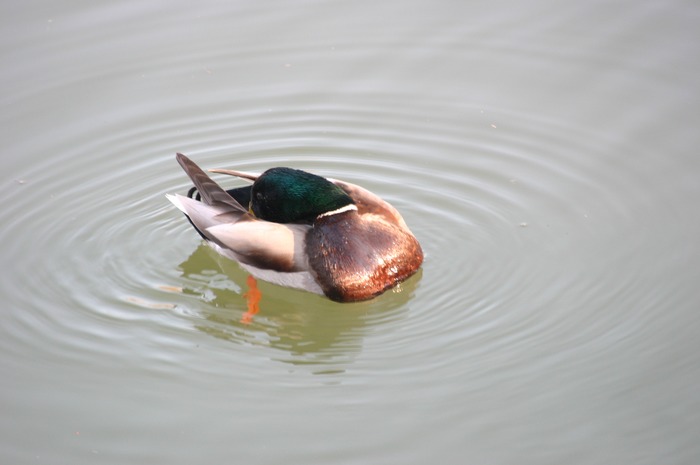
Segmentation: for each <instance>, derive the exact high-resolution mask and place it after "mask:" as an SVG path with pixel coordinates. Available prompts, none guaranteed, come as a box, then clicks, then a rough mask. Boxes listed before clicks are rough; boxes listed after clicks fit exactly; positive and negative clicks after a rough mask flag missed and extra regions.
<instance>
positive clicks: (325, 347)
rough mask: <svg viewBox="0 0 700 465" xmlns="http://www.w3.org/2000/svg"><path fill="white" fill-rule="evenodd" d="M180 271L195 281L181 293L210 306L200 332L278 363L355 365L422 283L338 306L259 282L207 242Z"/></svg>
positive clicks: (413, 281) (204, 308)
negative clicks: (375, 331) (269, 350)
mask: <svg viewBox="0 0 700 465" xmlns="http://www.w3.org/2000/svg"><path fill="white" fill-rule="evenodd" d="M180 268H181V270H182V274H183V275H184V276H185V277H186V278H188V279H189V280H190V282H191V287H188V288H185V289H183V292H184V293H187V294H194V295H199V296H201V298H202V299H203V300H205V301H207V303H208V304H209V305H206V306H202V309H201V312H202V316H203V318H204V319H205V320H206V322H205V323H202V324H198V325H197V328H198V329H199V330H201V331H203V332H205V333H207V334H210V335H212V336H215V337H217V338H222V339H226V340H231V341H235V342H241V343H247V344H258V345H266V346H269V347H273V348H276V349H279V350H280V353H281V355H280V356H279V357H276V358H277V359H279V360H283V361H286V362H290V363H293V364H321V365H324V366H328V365H339V366H340V365H343V364H345V363H347V362H351V361H352V360H353V359H354V357H355V355H356V354H357V353H358V352H359V351H360V349H361V346H362V339H363V337H364V335H365V334H366V333H367V332H368V331H369V330H370V329H371V328H372V327H374V326H377V325H382V324H387V323H388V322H390V321H392V320H394V319H396V318H401V317H402V316H403V314H404V310H405V308H406V305H405V304H406V302H407V301H408V300H409V299H410V297H411V295H412V293H413V290H414V288H415V286H416V283H417V282H418V281H419V279H420V272H419V273H418V274H417V275H416V276H414V277H412V278H411V279H409V280H408V281H405V282H404V283H402V284H401V285H400V286H398V287H397V288H396V290H395V291H393V292H392V291H390V292H387V293H385V294H384V295H382V296H380V297H378V298H376V299H374V300H370V301H366V302H359V303H353V304H339V303H335V302H332V301H330V300H328V299H327V298H325V297H321V296H317V295H315V294H311V293H308V292H304V291H297V290H293V289H287V288H284V287H280V286H276V285H273V284H269V283H266V282H264V281H257V284H255V280H250V281H249V277H250V276H249V275H248V273H246V272H245V271H244V270H242V269H241V268H240V267H239V266H238V265H237V264H236V263H234V262H232V261H230V260H227V259H225V258H222V257H220V256H219V255H218V254H216V253H215V252H214V251H213V250H211V249H210V248H209V247H207V246H206V245H204V244H202V245H201V246H200V247H198V248H197V249H196V250H195V251H194V252H193V253H192V255H190V257H189V258H188V259H187V260H185V261H184V262H183V263H181V264H180ZM319 368H321V367H319ZM322 371H323V370H320V371H319V372H322ZM330 371H336V370H335V369H330Z"/></svg>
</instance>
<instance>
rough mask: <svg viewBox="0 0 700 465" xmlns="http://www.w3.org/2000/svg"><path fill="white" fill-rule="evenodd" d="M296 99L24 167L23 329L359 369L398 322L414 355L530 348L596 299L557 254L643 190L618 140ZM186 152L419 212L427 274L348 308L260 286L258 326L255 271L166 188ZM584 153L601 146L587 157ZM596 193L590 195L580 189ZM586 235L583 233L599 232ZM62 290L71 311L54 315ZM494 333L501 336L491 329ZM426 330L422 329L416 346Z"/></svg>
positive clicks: (364, 98) (413, 223)
mask: <svg viewBox="0 0 700 465" xmlns="http://www.w3.org/2000/svg"><path fill="white" fill-rule="evenodd" d="M299 98H300V96H298V95H294V96H279V95H278V96H275V97H274V102H273V101H269V102H259V101H258V102H255V103H253V102H252V101H248V100H244V101H240V102H228V103H227V104H226V105H221V106H220V107H218V111H217V112H210V113H209V114H208V116H207V117H206V118H204V119H194V120H192V119H188V118H186V117H184V116H181V117H180V118H173V117H172V116H171V115H170V114H167V115H166V114H161V115H151V116H150V117H149V118H150V119H153V120H155V121H161V123H159V124H158V125H156V126H155V127H144V128H140V127H138V126H133V125H131V124H129V125H127V124H123V125H121V126H119V125H117V126H116V131H115V126H114V125H105V126H104V127H103V128H101V130H100V131H99V134H98V137H97V138H95V139H94V140H93V141H92V142H91V143H90V144H87V145H83V146H76V147H71V148H68V147H70V146H71V143H70V140H66V142H65V144H64V145H65V148H64V150H63V153H62V156H61V157H56V158H55V159H53V160H52V161H51V162H50V163H49V164H46V165H44V166H41V167H40V168H37V169H36V170H34V171H33V172H27V173H24V174H23V179H24V181H23V182H24V184H19V183H12V184H11V185H10V186H7V185H6V190H8V191H14V195H13V192H10V195H13V196H14V197H16V198H17V202H16V203H14V204H13V205H12V207H11V208H12V211H11V212H10V213H11V218H14V221H13V223H12V224H10V225H9V227H8V228H6V229H5V233H4V236H3V237H0V239H1V240H3V241H5V243H6V244H13V243H14V244H15V245H14V248H13V250H16V251H19V250H22V248H21V247H20V245H19V243H20V241H21V240H22V237H21V235H12V234H11V232H12V231H13V230H17V229H18V228H20V227H21V228H30V229H32V230H41V231H47V234H45V235H41V236H39V240H40V241H43V242H39V243H36V244H34V246H33V248H32V249H31V250H34V251H36V252H34V253H32V252H30V253H26V252H25V251H23V253H24V255H23V256H22V257H21V258H20V257H19V256H17V257H16V258H15V259H14V261H15V263H18V264H19V266H18V269H17V272H16V273H15V275H14V276H13V280H14V281H15V283H14V285H18V284H17V283H25V284H23V285H24V286H25V287H26V288H27V289H26V292H23V293H15V294H14V295H19V296H25V297H28V296H30V295H31V296H32V299H31V300H32V301H34V300H35V294H36V293H37V292H39V293H40V294H41V295H44V300H43V301H44V302H45V305H42V306H41V308H38V309H34V311H32V312H31V313H27V314H26V316H25V318H28V317H29V315H31V318H32V319H34V320H39V321H45V323H44V324H43V325H42V324H35V321H32V322H28V321H22V317H20V321H18V322H17V323H16V324H17V325H21V326H22V327H23V328H22V330H20V331H17V332H16V334H17V337H18V338H19V339H20V340H19V341H17V342H18V343H20V342H21V340H22V339H24V340H29V339H33V338H37V337H38V338H45V337H65V334H71V337H69V338H66V340H65V341H63V344H60V343H59V344H58V345H59V346H62V347H64V348H66V350H69V349H68V348H67V347H66V346H70V345H71V344H75V343H74V342H72V341H86V340H87V341H92V342H91V344H93V347H92V350H107V351H108V350H109V348H108V347H106V346H101V344H102V343H103V342H101V341H104V340H105V338H106V339H107V340H109V338H113V339H117V340H118V339H119V337H120V335H119V327H120V326H123V325H126V324H133V323H134V322H135V323H137V324H140V325H143V328H144V330H145V331H147V332H152V331H155V332H156V333H157V332H160V331H162V329H159V328H162V327H163V326H165V327H170V328H171V330H174V331H183V330H187V329H188V328H189V329H192V328H196V329H198V330H201V331H203V332H204V333H208V334H211V335H215V336H217V337H220V338H223V339H225V340H231V341H238V342H240V343H245V344H250V343H253V344H260V345H263V346H269V347H272V348H273V349H274V350H276V351H277V352H272V353H271V357H272V358H275V359H280V360H288V361H291V362H293V363H296V364H308V363H313V364H321V365H324V364H326V363H329V364H330V365H331V366H332V367H333V366H334V367H336V368H332V367H331V368H328V369H329V370H330V371H334V370H336V369H341V371H342V368H337V367H338V366H341V367H342V366H346V365H347V363H350V362H351V361H352V359H353V357H354V355H353V354H357V353H359V351H360V348H361V347H362V345H363V343H362V338H363V335H364V334H367V333H368V332H374V331H377V330H378V329H377V328H378V327H386V326H387V325H391V326H392V328H393V329H392V330H393V331H401V332H403V334H404V335H405V336H404V338H399V339H394V340H393V344H396V343H401V341H404V342H405V343H406V344H407V346H406V347H405V348H403V350H402V351H400V352H401V353H404V354H405V355H406V356H415V357H420V353H421V352H424V351H425V349H426V346H427V347H429V348H431V349H432V350H441V349H440V348H439V347H435V346H434V345H435V344H438V345H449V344H453V343H454V342H455V341H464V340H465V339H469V340H472V341H481V342H480V345H479V347H478V348H476V347H474V348H473V350H474V354H473V355H474V356H475V357H476V356H480V355H479V354H483V353H484V352H488V351H490V349H489V348H488V343H485V342H486V341H491V343H496V342H495V341H499V342H497V343H498V344H506V343H507V344H509V345H510V346H511V347H517V346H518V345H519V344H524V345H527V344H532V343H533V341H535V340H538V341H542V339H543V337H544V336H546V334H548V333H551V334H554V333H556V332H560V331H564V330H573V329H572V328H569V324H570V323H567V322H566V321H565V316H564V315H557V314H551V313H550V314H544V315H543V314H542V313H541V312H542V311H543V308H545V307H548V306H551V305H555V304H556V303H557V302H560V301H561V299H562V298H564V296H565V295H567V296H570V295H571V293H572V290H575V289H576V286H578V288H579V289H578V290H577V291H575V294H576V295H586V294H587V293H589V292H591V291H592V289H591V285H592V283H589V282H587V281H586V280H584V279H582V278H583V276H582V274H584V273H585V272H586V271H585V269H584V268H581V267H578V266H576V264H575V263H570V264H569V268H568V269H566V270H563V272H562V273H561V274H560V275H552V274H551V273H552V271H553V270H556V267H552V263H551V260H558V261H562V263H566V261H567V260H570V261H575V260H576V257H575V256H572V255H570V254H569V253H568V251H567V249H568V248H569V247H570V246H571V243H572V236H581V235H582V234H583V236H586V235H587V233H590V232H591V231H593V230H596V229H598V228H599V226H600V225H601V224H603V223H604V222H605V221H606V220H607V219H609V217H610V216H614V215H617V214H619V213H620V211H619V210H622V208H623V207H622V206H619V208H618V206H616V205H615V204H614V202H613V203H611V201H610V199H613V200H614V199H615V198H618V195H616V192H619V191H620V190H622V191H624V192H626V195H631V196H639V195H640V194H641V193H639V192H634V188H635V187H634V185H633V181H634V179H633V178H632V179H629V180H625V179H617V180H616V182H615V183H614V185H613V184H612V183H610V182H609V180H606V179H605V178H604V171H603V170H602V169H601V168H602V165H601V162H602V160H600V159H596V156H597V155H596V150H597V148H598V146H601V145H605V144H606V143H608V141H600V140H596V139H595V138H592V137H591V135H590V134H581V133H577V132H576V131H574V130H573V129H572V128H566V127H561V126H558V125H555V124H553V123H551V122H548V121H532V120H531V119H530V118H526V117H524V116H522V115H518V114H513V113H506V112H501V111H499V110H498V109H488V108H479V107H470V106H461V107H454V104H452V103H450V102H445V101H430V100H424V101H420V100H416V99H413V100H411V103H410V105H409V104H405V103H403V102H405V101H406V99H405V98H404V96H402V95H382V96H378V95H372V94H355V95H351V96H348V97H347V98H346V99H343V100H340V99H336V101H335V102H333V103H325V102H320V103H317V104H310V105H307V106H306V107H305V108H304V111H303V112H300V111H299V110H298V108H297V105H296V104H295V103H294V102H295V101H297V100H298V99H299ZM301 98H302V99H305V98H304V97H303V96H301ZM306 100H313V99H311V98H306ZM446 105H453V108H451V113H452V114H454V113H455V112H457V113H458V114H460V115H461V118H459V119H458V121H459V124H455V120H454V118H453V119H451V120H448V119H445V118H441V117H440V114H441V109H442V108H445V106H446ZM225 108H236V111H235V112H231V111H226V110H225ZM260 108H267V110H265V111H260ZM189 113H190V112H187V111H180V112H178V114H179V115H187V114H189ZM192 113H195V114H201V112H197V111H192ZM543 140H545V141H547V143H546V144H542V141H543ZM176 151H183V152H186V153H188V154H189V155H190V156H191V157H192V158H193V159H194V160H196V161H197V162H198V163H199V164H201V165H202V166H203V167H205V168H213V167H228V168H236V169H241V170H249V171H262V170H264V169H266V168H268V167H271V166H278V165H288V166H294V167H298V168H303V169H307V170H311V171H314V172H317V173H319V174H322V175H325V176H330V177H335V178H339V179H344V180H347V181H350V182H354V183H357V184H361V185H363V186H365V187H367V188H369V189H370V190H372V191H374V192H375V193H377V194H379V195H381V196H383V197H384V198H386V199H387V200H388V201H390V202H391V203H393V204H394V205H395V206H396V207H397V208H398V209H399V210H400V211H401V212H402V214H403V215H404V217H405V219H406V221H407V222H408V224H409V226H410V227H411V228H412V229H413V231H414V233H415V234H416V236H417V237H418V238H419V240H420V241H421V243H422V244H423V247H424V250H425V253H426V260H425V264H424V267H423V271H422V273H420V274H419V275H418V276H416V277H414V278H412V279H411V280H409V281H408V282H406V283H404V284H402V285H401V286H400V287H399V288H397V289H396V291H394V292H389V293H387V294H386V295H384V296H382V297H380V298H379V299H376V300H374V301H371V302H367V303H362V304H356V305H346V306H342V305H338V304H333V303H330V302H328V301H327V300H325V299H322V298H319V297H316V296H310V295H307V294H306V293H301V292H298V291H293V290H287V289H281V288H277V287H276V286H271V285H266V284H262V285H261V286H262V289H263V291H264V295H265V296H266V297H265V300H263V302H262V307H263V310H262V312H261V313H260V314H259V315H258V316H257V317H256V318H255V321H254V323H253V324H251V325H244V324H242V323H241V322H240V318H241V315H242V313H243V312H245V310H246V307H245V305H246V304H245V299H244V298H243V297H242V294H243V293H244V292H245V290H246V289H245V274H244V273H242V271H240V269H238V268H237V267H236V266H235V265H234V264H231V263H225V262H226V261H225V260H223V262H222V260H221V259H219V258H217V257H215V256H212V254H211V252H210V251H208V250H207V249H206V248H204V249H202V248H201V247H200V245H199V244H200V242H199V240H198V237H197V236H196V234H194V233H193V232H192V231H191V230H190V227H189V225H188V224H187V222H186V221H184V219H183V218H181V217H180V215H179V214H178V213H177V212H176V211H175V210H174V209H173V208H171V207H170V206H169V205H168V203H167V201H166V200H165V198H164V194H165V193H167V192H185V190H186V189H187V186H188V181H187V179H186V176H185V175H184V173H182V172H181V171H180V169H179V167H178V166H177V164H176V163H175V162H174V153H175V152H176ZM96 153H99V157H97V158H94V159H93V158H92V154H96ZM580 153H586V154H588V156H589V157H588V159H587V160H585V162H582V161H581V160H580V159H579V158H577V156H576V154H580ZM52 173H61V176H53V175H52ZM632 176H633V174H632ZM218 179H220V181H221V182H222V183H224V184H226V185H235V181H234V180H232V179H231V178H227V177H220V178H218ZM626 182H627V183H628V184H625V183H626ZM613 187H614V189H615V191H613V190H612V189H613ZM588 193H594V194H593V195H588ZM581 198H586V203H585V204H575V203H574V202H572V199H581ZM603 205H605V208H602V206H603ZM49 232H50V233H49ZM579 239H581V238H579ZM589 239H590V238H587V237H584V238H583V243H580V242H579V243H578V245H579V246H582V247H583V248H593V247H595V244H596V243H595V241H590V240H589ZM38 251H41V254H39V252H38ZM47 251H48V252H47ZM47 253H48V255H47ZM625 253H628V252H626V251H625V249H624V248H623V249H622V250H621V254H622V255H623V256H624V254H625ZM30 277H31V278H30ZM631 278H632V276H630V279H631ZM618 282H619V285H620V286H623V288H624V287H625V286H630V283H629V282H626V281H624V280H618ZM7 285H11V284H9V283H8V284H7ZM37 286H39V287H37ZM180 289H182V291H180ZM607 289H608V292H611V293H616V292H622V290H621V289H618V288H610V287H608V288H607ZM569 298H570V297H569ZM57 299H60V301H61V303H62V304H61V305H59V306H58V307H59V308H60V309H72V310H71V312H70V314H69V315H65V314H56V313H54V312H55V307H56V306H55V305H53V304H55V302H56V300H57ZM295 302H296V303H295ZM19 304H20V305H27V306H28V305H30V303H29V301H28V302H25V303H22V302H19ZM60 311H61V310H59V312H60ZM566 318H567V319H568V318H570V316H566ZM76 320H79V321H81V322H82V323H81V324H80V325H73V323H75V321H76ZM86 321H91V322H92V323H90V324H86ZM569 321H570V320H569ZM102 322H107V323H108V325H107V326H106V325H105V324H103V323H102ZM49 327H50V328H51V329H50V330H49ZM59 328H60V330H57V329H59ZM329 328H330V331H331V333H332V334H334V336H329V335H328V334H329ZM499 328H500V329H499ZM495 330H496V331H499V330H500V331H505V333H504V334H503V336H504V337H503V338H500V339H499V338H494V336H493V331H495ZM484 338H486V340H483V339H484ZM416 339H418V340H423V343H422V344H415V343H410V344H409V343H408V341H409V340H410V341H415V340H416ZM511 339H512V340H511ZM68 340H70V341H71V342H68ZM146 340H148V339H146ZM428 341H432V342H428ZM56 342H59V341H56ZM540 343H541V342H540ZM78 348H80V346H78ZM74 349H75V347H74ZM413 351H415V353H414V352H413ZM369 356H370V357H382V356H384V355H383V354H382V353H381V350H380V351H378V352H376V353H374V352H373V353H371V354H370V355H369ZM325 369H326V368H322V369H321V371H323V370H325Z"/></svg>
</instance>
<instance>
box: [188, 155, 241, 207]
mask: <svg viewBox="0 0 700 465" xmlns="http://www.w3.org/2000/svg"><path fill="white" fill-rule="evenodd" d="M176 159H177V162H178V163H179V164H180V166H181V167H182V169H183V170H185V173H187V176H189V178H190V180H192V183H193V184H194V185H195V187H196V188H197V191H198V192H199V194H200V195H201V196H202V200H203V202H204V203H205V204H207V205H211V206H213V207H221V208H226V207H229V208H231V209H232V210H238V211H240V212H241V213H245V212H246V211H247V210H246V209H245V207H243V206H242V205H241V204H240V203H238V202H237V201H236V200H235V199H234V198H233V197H231V196H230V195H229V194H228V192H226V191H225V190H224V189H223V188H222V187H221V186H219V185H218V184H217V183H216V182H214V180H213V179H211V178H210V177H209V176H208V175H207V173H205V172H204V171H202V169H201V168H200V167H199V166H197V164H196V163H195V162H193V161H192V160H190V159H189V158H187V157H186V156H185V155H183V154H181V153H178V154H177V156H176Z"/></svg>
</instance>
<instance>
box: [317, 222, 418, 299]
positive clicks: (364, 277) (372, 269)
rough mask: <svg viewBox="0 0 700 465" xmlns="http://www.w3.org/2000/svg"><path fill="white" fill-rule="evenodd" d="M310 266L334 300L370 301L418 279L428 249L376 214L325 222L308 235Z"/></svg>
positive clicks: (322, 286) (318, 280)
mask: <svg viewBox="0 0 700 465" xmlns="http://www.w3.org/2000/svg"><path fill="white" fill-rule="evenodd" d="M306 253H307V255H308V257H309V264H310V265H311V268H312V270H313V273H314V274H315V278H316V281H317V282H318V283H319V284H320V286H321V288H322V289H323V292H324V293H325V294H326V296H328V298H330V299H332V300H335V301H337V302H353V301H359V300H366V299H370V298H372V297H374V296H376V295H378V294H381V293H382V292H384V291H386V290H387V289H389V288H391V287H393V286H395V285H396V284H398V283H399V282H401V281H403V280H405V279H406V278H408V277H410V276H411V275H413V274H414V273H415V272H416V271H418V268H419V267H420V265H421V263H422V262H423V251H422V250H421V247H420V245H419V244H418V241H417V240H416V238H415V237H413V235H411V234H410V233H409V232H407V231H405V230H404V229H402V228H401V227H399V226H397V225H395V224H391V223H389V222H387V221H385V220H383V219H382V218H380V217H378V216H374V215H359V214H358V213H357V212H355V211H349V212H345V213H340V214H337V215H332V216H328V217H323V218H319V219H318V220H316V222H315V223H314V226H313V228H311V229H310V230H309V231H308V232H307V235H306Z"/></svg>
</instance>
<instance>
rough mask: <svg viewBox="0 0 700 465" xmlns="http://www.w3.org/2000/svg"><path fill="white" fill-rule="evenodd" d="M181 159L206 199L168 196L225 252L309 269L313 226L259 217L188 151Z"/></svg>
mask: <svg viewBox="0 0 700 465" xmlns="http://www.w3.org/2000/svg"><path fill="white" fill-rule="evenodd" d="M177 160H178V162H179V163H180V165H181V166H182V168H183V169H184V170H185V172H186V173H187V175H188V176H189V177H190V179H191V180H192V182H193V183H194V185H195V186H196V187H197V190H198V191H199V192H200V194H201V196H202V201H201V202H200V201H198V200H195V199H193V198H190V197H185V196H183V195H179V194H178V195H167V198H168V199H169V200H170V201H171V202H172V203H173V204H174V205H175V206H176V207H177V208H178V209H179V210H180V211H182V212H183V213H184V214H185V215H186V216H187V217H188V218H189V220H190V221H191V222H192V224H193V225H194V227H195V228H196V229H197V230H198V231H199V232H200V234H201V235H202V237H204V239H206V240H208V241H210V242H211V243H213V245H215V246H216V247H215V248H216V249H217V250H218V251H219V252H220V253H221V254H222V255H225V256H227V257H229V258H232V259H234V260H236V261H238V262H241V263H243V264H246V265H249V266H251V267H254V268H258V269H264V270H273V271H278V272H294V271H306V270H308V262H307V259H306V255H305V253H304V240H305V235H306V231H308V229H309V228H310V226H308V225H301V224H280V223H271V222H267V221H263V220H259V219H257V218H255V217H253V216H252V215H251V214H249V213H248V211H247V210H246V209H245V208H244V207H243V206H241V205H240V204H239V203H238V202H237V201H236V200H235V199H233V198H232V197H231V196H230V195H229V194H228V193H227V192H226V191H225V190H223V189H222V188H221V187H220V186H219V185H218V184H216V183H215V182H214V181H213V180H212V179H211V178H209V176H208V175H207V174H206V173H205V172H204V171H202V170H201V169H200V168H199V167H198V166H197V165H196V164H195V163H194V162H192V161H191V160H190V159H189V158H187V157H186V156H185V155H182V154H178V155H177Z"/></svg>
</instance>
